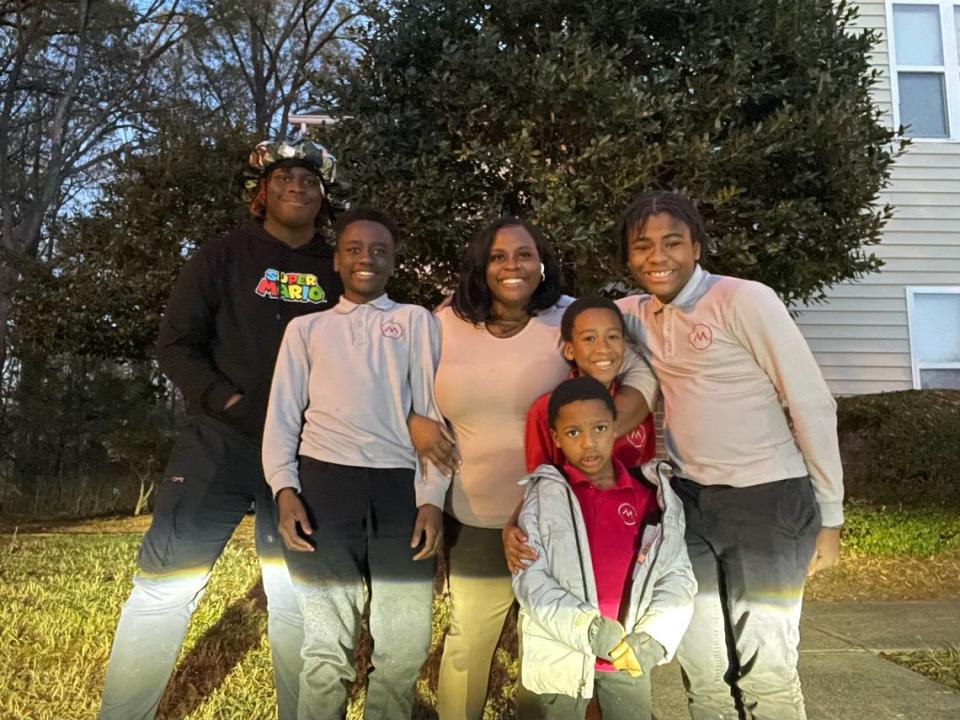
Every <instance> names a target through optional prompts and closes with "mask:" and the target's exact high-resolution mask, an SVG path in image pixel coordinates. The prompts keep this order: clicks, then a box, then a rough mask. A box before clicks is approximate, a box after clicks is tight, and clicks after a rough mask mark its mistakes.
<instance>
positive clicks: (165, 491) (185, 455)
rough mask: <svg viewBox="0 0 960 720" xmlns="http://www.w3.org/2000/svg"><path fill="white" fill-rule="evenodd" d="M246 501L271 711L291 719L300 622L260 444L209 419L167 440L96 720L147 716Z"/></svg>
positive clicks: (152, 712) (152, 710)
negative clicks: (263, 603)
mask: <svg viewBox="0 0 960 720" xmlns="http://www.w3.org/2000/svg"><path fill="white" fill-rule="evenodd" d="M251 505H254V506H255V507H256V546H257V554H258V555H259V557H260V563H261V570H262V573H263V587H264V590H265V591H266V595H267V603H268V610H269V620H268V634H269V638H270V650H271V653H272V656H273V670H274V681H275V683H276V686H277V701H278V710H279V717H280V720H292V719H293V718H295V717H296V707H297V687H298V683H297V678H298V676H299V674H300V664H301V663H300V654H299V648H300V645H301V643H302V637H303V633H302V625H303V620H302V618H301V617H300V611H299V609H298V607H297V604H296V600H295V598H294V595H293V587H292V585H291V584H290V576H289V574H288V573H287V568H286V565H285V564H284V562H283V554H282V550H281V547H280V545H281V543H280V540H279V538H278V536H277V518H276V509H275V505H274V502H273V499H272V497H271V495H270V488H269V487H268V486H267V484H266V482H265V480H264V478H263V471H262V469H261V463H260V448H259V447H258V446H257V445H256V443H254V442H253V441H251V440H249V439H247V438H246V437H244V436H242V435H240V434H239V433H237V432H236V431H234V430H232V429H231V428H229V427H227V426H225V425H223V424H222V423H221V422H219V421H217V420H214V419H211V418H198V419H197V420H195V421H192V422H191V424H190V425H189V426H188V427H187V428H186V429H185V430H184V431H183V433H181V435H180V437H179V438H178V439H177V443H176V445H175V446H174V449H173V452H172V453H171V456H170V461H169V463H168V464H167V470H166V472H165V473H164V477H163V479H162V480H161V481H160V483H159V485H158V486H157V489H156V497H155V502H154V511H153V519H152V521H151V524H150V529H149V530H148V531H147V533H146V535H144V537H143V542H142V544H141V546H140V552H139V555H138V557H137V560H138V565H139V570H138V572H137V573H136V575H135V576H134V579H133V592H132V593H131V594H130V597H129V599H128V600H127V602H126V604H125V605H124V607H123V610H122V612H121V614H120V622H119V624H118V625H117V632H116V635H115V637H114V641H113V649H112V651H111V653H110V664H109V665H108V667H107V675H106V679H105V680H104V688H103V703H102V707H101V710H100V718H101V719H102V720H114V719H116V720H133V719H137V720H141V719H144V720H149V718H152V717H153V716H154V715H155V714H156V711H157V707H158V706H159V704H160V699H161V698H162V696H163V691H164V688H165V687H166V685H167V681H168V679H169V678H170V673H171V672H172V670H173V665H174V663H175V662H176V659H177V655H178V654H179V652H180V646H181V645H182V644H183V638H184V636H185V634H186V631H187V626H188V624H189V622H190V617H191V615H192V614H193V611H194V609H195V608H196V606H197V603H198V602H199V600H200V597H201V596H202V595H203V591H204V589H205V588H206V585H207V581H208V580H209V578H210V571H211V569H212V568H213V564H214V563H215V562H216V561H217V559H218V558H219V557H220V554H221V553H222V552H223V548H224V546H225V545H226V544H227V541H228V540H229V539H230V536H231V535H232V534H233V531H234V530H235V529H236V527H237V525H238V524H239V523H240V521H241V520H242V519H243V517H244V515H246V513H247V512H249V510H250V507H251Z"/></svg>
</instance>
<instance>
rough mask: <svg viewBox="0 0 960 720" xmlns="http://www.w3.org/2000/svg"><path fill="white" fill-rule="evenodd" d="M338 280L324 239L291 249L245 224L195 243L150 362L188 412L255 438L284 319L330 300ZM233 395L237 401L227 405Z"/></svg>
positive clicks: (338, 287) (335, 297) (322, 306)
mask: <svg viewBox="0 0 960 720" xmlns="http://www.w3.org/2000/svg"><path fill="white" fill-rule="evenodd" d="M342 291H343V286H342V284H341V282H340V277H339V276H338V275H337V274H336V273H335V272H334V270H333V250H332V248H331V247H330V246H329V245H328V244H327V243H326V241H325V240H324V239H323V238H322V237H321V236H319V235H318V236H315V237H314V238H313V240H311V241H310V242H309V243H308V244H307V245H304V246H302V247H299V248H291V247H289V246H288V245H286V244H285V243H283V242H281V241H280V240H277V239H276V238H274V237H273V236H272V235H270V234H269V233H268V232H266V231H265V230H264V229H263V228H262V227H261V226H260V225H259V224H254V223H252V224H250V225H248V226H246V227H243V228H241V229H239V230H236V231H234V232H232V233H229V234H227V235H225V236H223V237H221V238H218V239H216V240H212V241H210V242H207V243H205V244H203V245H201V246H200V248H199V249H198V250H197V251H196V252H195V253H194V255H193V256H192V257H191V258H190V259H189V260H188V261H187V263H186V264H185V265H184V267H183V270H182V271H181V272H180V276H179V277H178V278H177V282H176V284H175V285H174V287H173V292H172V293H171V294H170V300H169V302H168V303H167V311H166V313H165V314H164V317H163V320H162V322H161V323H160V333H159V336H158V338H157V360H158V361H159V363H160V369H161V370H163V372H164V374H166V375H167V377H169V378H170V379H171V380H172V381H173V382H174V384H175V385H176V386H177V387H178V388H180V391H181V392H182V393H183V396H184V399H185V400H186V402H187V412H188V413H190V414H191V415H198V414H204V415H210V416H213V417H216V418H218V419H220V420H222V421H223V422H226V423H227V424H228V425H230V426H232V427H234V428H235V429H237V430H239V431H240V432H242V433H244V434H245V435H247V436H249V437H250V438H252V439H254V440H256V442H257V443H259V442H260V438H261V435H262V434H263V422H264V417H265V416H266V412H267V398H268V397H269V394H270V380H271V378H272V376H273V365H274V362H275V361H276V358H277V351H278V350H279V348H280V341H281V340H282V339H283V332H284V330H285V328H286V326H287V323H288V322H289V321H290V320H292V319H293V318H295V317H298V316H300V315H306V314H307V313H312V312H317V311H318V310H327V309H329V308H332V307H333V306H334V305H336V304H337V301H338V300H339V299H340V294H341V292H342ZM234 393H240V394H241V395H242V396H243V398H242V399H241V400H240V401H239V402H237V403H236V404H234V405H232V406H231V407H230V409H229V410H224V409H223V406H224V405H225V404H226V402H227V400H229V398H230V396H232V395H233V394H234Z"/></svg>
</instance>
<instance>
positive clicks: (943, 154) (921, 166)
mask: <svg viewBox="0 0 960 720" xmlns="http://www.w3.org/2000/svg"><path fill="white" fill-rule="evenodd" d="M858 5H859V8H860V18H859V20H858V25H859V26H861V27H869V28H873V29H875V30H876V31H877V32H878V33H879V35H880V37H881V38H882V40H881V42H880V43H879V44H878V45H877V47H876V48H875V49H874V52H873V54H872V59H873V63H874V65H875V66H876V67H877V68H879V69H880V71H881V73H882V79H881V80H880V82H879V83H878V84H877V86H876V87H875V89H874V101H875V102H876V104H877V107H879V108H880V109H881V110H882V111H883V116H884V118H885V119H886V121H887V122H888V123H889V124H890V125H891V126H892V125H893V113H892V104H891V90H890V65H889V57H888V54H887V41H886V38H887V33H886V24H887V23H886V12H887V11H886V4H885V3H884V2H883V0H862V1H861V2H859V3H858ZM881 200H882V201H883V202H888V203H890V204H891V205H893V206H894V216H893V219H892V220H891V221H890V222H889V223H888V224H887V226H886V228H885V230H884V233H883V241H882V242H881V243H880V245H878V246H876V247H875V249H874V252H875V253H876V255H877V256H878V257H880V258H882V259H883V260H884V262H885V265H884V267H883V269H882V271H881V272H880V273H876V274H872V275H869V276H867V277H864V278H863V279H861V280H859V281H857V282H847V283H843V284H841V285H839V286H837V287H835V288H833V289H831V290H830V291H829V292H828V301H827V302H826V303H823V304H818V305H812V306H809V307H806V308H803V309H802V312H801V313H800V315H799V317H798V318H797V323H798V325H799V326H800V329H801V331H802V332H803V334H804V335H805V336H806V338H807V340H808V342H809V343H810V347H811V348H812V349H813V352H814V354H815V355H816V357H817V361H818V362H819V363H820V367H821V369H822V370H823V374H824V377H825V378H826V379H827V382H828V383H829V385H830V388H831V389H832V390H833V392H834V394H836V395H858V394H864V393H874V392H882V391H887V390H905V389H909V388H911V387H913V382H912V374H911V363H910V340H909V328H908V325H907V302H906V291H905V288H906V287H907V286H919V285H960V143H947V142H929V141H920V142H914V144H913V145H911V146H910V148H909V149H908V150H907V152H906V153H905V154H904V155H903V156H902V157H901V158H900V159H898V160H897V161H896V163H895V165H894V168H893V173H892V182H891V185H890V186H889V188H888V190H887V192H885V193H884V195H883V197H882V198H881Z"/></svg>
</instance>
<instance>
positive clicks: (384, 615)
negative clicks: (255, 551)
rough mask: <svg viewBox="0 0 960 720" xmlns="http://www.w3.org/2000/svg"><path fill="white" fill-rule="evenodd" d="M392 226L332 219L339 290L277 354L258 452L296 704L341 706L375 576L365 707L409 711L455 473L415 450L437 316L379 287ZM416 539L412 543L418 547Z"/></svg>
mask: <svg viewBox="0 0 960 720" xmlns="http://www.w3.org/2000/svg"><path fill="white" fill-rule="evenodd" d="M395 238H396V230H395V228H394V226H393V223H392V222H391V221H390V220H389V218H387V217H386V215H384V214H383V213H381V212H379V211H376V210H363V209H357V210H351V211H348V212H346V213H344V214H343V215H342V216H341V217H340V218H339V221H338V226H337V247H336V254H335V256H334V258H335V265H336V268H337V270H338V271H339V272H340V276H341V278H342V280H343V285H344V293H343V297H342V298H341V300H340V302H339V304H337V305H336V306H335V307H334V308H333V309H331V310H330V311H329V312H325V313H317V314H314V315H308V316H305V317H301V318H298V319H296V320H293V321H292V322H291V323H290V325H289V326H288V327H287V332H286V334H285V335H284V339H283V344H282V346H281V348H280V353H279V355H278V357H277V365H276V369H275V371H274V378H273V387H272V389H271V392H270V405H269V409H268V412H267V422H266V429H265V433H264V441H263V464H264V471H265V475H266V477H267V480H268V481H269V483H270V486H271V488H272V489H273V492H274V494H275V496H276V498H277V504H278V506H279V514H280V520H279V530H280V535H281V536H282V537H283V541H284V544H285V546H286V548H285V555H286V559H287V565H288V566H289V568H290V574H291V577H292V579H293V584H294V590H295V592H296V595H297V602H298V603H299V605H300V609H301V611H302V613H303V618H304V634H303V647H302V655H303V671H302V673H301V675H300V702H299V712H298V717H299V718H300V720H307V719H308V718H317V719H318V720H319V719H321V718H323V719H324V720H327V719H328V718H336V717H340V718H342V717H344V715H345V712H346V701H347V684H348V683H349V682H351V681H352V680H353V679H354V678H355V677H356V672H355V670H354V663H353V658H354V647H355V645H356V638H357V632H358V630H359V628H360V618H361V614H362V613H363V607H364V581H365V579H369V583H370V633H371V635H372V636H373V655H372V664H373V670H372V671H371V673H370V678H369V685H368V689H367V696H366V704H365V712H364V715H365V717H367V718H373V717H376V718H404V717H407V718H408V717H410V714H411V709H412V705H413V694H414V683H415V682H416V679H417V675H418V672H419V669H420V666H421V665H422V664H423V662H424V660H426V657H427V652H428V650H429V646H430V636H431V605H432V598H433V574H434V562H433V560H432V559H431V560H427V558H432V557H433V556H434V554H435V553H436V549H437V546H438V545H439V542H440V534H441V532H442V527H441V517H442V514H441V510H440V508H441V507H442V506H443V498H444V495H445V493H446V489H447V485H448V484H449V483H448V481H447V480H446V478H444V477H443V476H442V475H440V474H439V473H438V472H436V471H435V468H434V467H432V466H427V468H426V469H427V470H428V471H429V472H428V474H426V475H424V474H422V473H420V472H418V471H417V470H416V468H417V459H416V456H415V453H414V449H413V446H412V444H411V441H410V435H409V432H408V430H407V422H406V421H407V416H408V414H409V413H410V412H411V411H414V412H416V413H419V414H421V415H425V416H427V417H430V418H433V419H434V420H440V413H439V411H438V410H437V408H436V404H435V402H434V399H433V375H434V369H435V367H436V362H437V359H438V357H439V347H440V345H439V335H438V331H437V328H436V326H435V324H434V321H433V317H432V316H431V315H430V313H429V312H428V311H426V310H425V309H423V308H421V307H418V306H415V305H401V304H398V303H395V302H393V301H392V300H390V299H389V298H388V297H387V296H386V295H385V294H384V288H385V287H386V284H387V280H388V278H389V277H390V275H391V274H392V272H393V267H394V251H395ZM417 546H419V548H418V549H412V548H415V547H417Z"/></svg>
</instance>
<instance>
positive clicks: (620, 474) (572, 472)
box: [563, 458, 633, 492]
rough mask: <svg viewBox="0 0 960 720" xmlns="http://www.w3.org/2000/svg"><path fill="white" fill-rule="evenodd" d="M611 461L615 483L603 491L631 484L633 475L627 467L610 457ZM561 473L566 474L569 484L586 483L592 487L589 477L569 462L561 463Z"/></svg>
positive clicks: (626, 486)
mask: <svg viewBox="0 0 960 720" xmlns="http://www.w3.org/2000/svg"><path fill="white" fill-rule="evenodd" d="M612 462H613V476H614V478H616V481H617V484H616V485H614V486H613V487H611V488H607V489H606V490H604V491H603V492H608V491H610V490H623V489H624V488H628V487H630V486H631V485H632V484H633V477H632V476H631V475H630V473H629V472H627V467H626V465H624V464H623V463H622V462H620V461H619V460H617V459H616V458H612ZM563 474H564V475H566V477H567V480H568V481H569V483H570V484H571V485H580V484H583V483H586V484H587V485H590V486H591V487H593V483H592V482H590V478H588V477H587V476H586V475H584V474H583V473H582V472H580V471H579V470H577V468H575V467H574V466H573V465H571V464H570V463H564V464H563Z"/></svg>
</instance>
